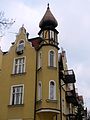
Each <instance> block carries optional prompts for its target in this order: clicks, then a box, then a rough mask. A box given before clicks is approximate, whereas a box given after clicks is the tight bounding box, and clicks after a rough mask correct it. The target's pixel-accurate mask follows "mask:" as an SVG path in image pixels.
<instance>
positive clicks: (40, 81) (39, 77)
mask: <svg viewBox="0 0 90 120" xmlns="http://www.w3.org/2000/svg"><path fill="white" fill-rule="evenodd" d="M57 26H58V22H57V20H56V19H55V17H54V16H53V14H52V13H51V11H50V8H49V5H48V7H47V10H46V13H45V14H44V16H43V18H42V20H41V21H40V23H39V27H40V31H39V33H38V35H39V36H38V37H35V38H31V39H29V38H28V33H27V32H26V29H25V28H24V26H22V27H21V28H20V29H19V32H18V34H17V36H16V40H15V42H13V43H12V46H11V47H10V49H9V51H8V52H2V51H1V50H0V120H82V119H83V118H85V114H84V102H83V97H82V96H79V95H78V93H77V92H76V90H75V82H76V79H75V74H74V71H73V70H72V69H71V70H68V66H67V59H66V53H65V51H64V50H61V52H60V53H59V46H58V45H59V43H58V33H59V32H58V31H57V30H56V27H57Z"/></svg>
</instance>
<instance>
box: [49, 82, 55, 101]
mask: <svg viewBox="0 0 90 120" xmlns="http://www.w3.org/2000/svg"><path fill="white" fill-rule="evenodd" d="M51 82H53V83H54V90H53V92H54V93H53V96H54V97H53V98H51V86H50V83H51ZM49 99H50V100H56V82H55V80H50V81H49Z"/></svg>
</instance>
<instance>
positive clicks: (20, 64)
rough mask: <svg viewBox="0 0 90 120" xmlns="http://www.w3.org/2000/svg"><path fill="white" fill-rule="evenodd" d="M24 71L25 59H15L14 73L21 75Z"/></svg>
mask: <svg viewBox="0 0 90 120" xmlns="http://www.w3.org/2000/svg"><path fill="white" fill-rule="evenodd" d="M24 70H25V58H24V57H23V58H18V59H15V65H14V73H15V74H17V73H23V72H24Z"/></svg>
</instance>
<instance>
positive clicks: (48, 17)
mask: <svg viewBox="0 0 90 120" xmlns="http://www.w3.org/2000/svg"><path fill="white" fill-rule="evenodd" d="M47 26H51V27H54V28H55V27H57V26H58V22H57V20H56V19H55V17H54V16H53V14H52V13H51V11H50V8H49V4H48V7H47V10H46V13H45V14H44V16H43V18H42V20H41V21H40V23H39V27H40V28H44V27H47Z"/></svg>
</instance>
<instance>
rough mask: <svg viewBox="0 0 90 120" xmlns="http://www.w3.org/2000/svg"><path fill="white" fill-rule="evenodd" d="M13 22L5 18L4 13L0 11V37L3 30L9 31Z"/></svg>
mask: <svg viewBox="0 0 90 120" xmlns="http://www.w3.org/2000/svg"><path fill="white" fill-rule="evenodd" d="M14 22H15V21H14V20H13V19H8V18H6V17H5V14H4V12H2V11H0V37H1V36H3V35H4V33H5V30H7V29H9V28H10V27H11V26H12V25H13V24H14Z"/></svg>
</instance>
